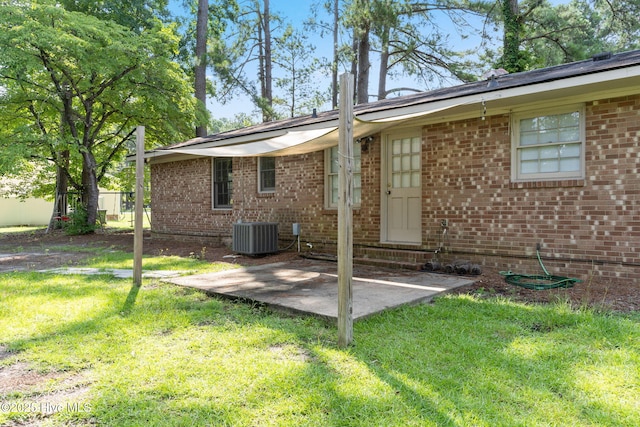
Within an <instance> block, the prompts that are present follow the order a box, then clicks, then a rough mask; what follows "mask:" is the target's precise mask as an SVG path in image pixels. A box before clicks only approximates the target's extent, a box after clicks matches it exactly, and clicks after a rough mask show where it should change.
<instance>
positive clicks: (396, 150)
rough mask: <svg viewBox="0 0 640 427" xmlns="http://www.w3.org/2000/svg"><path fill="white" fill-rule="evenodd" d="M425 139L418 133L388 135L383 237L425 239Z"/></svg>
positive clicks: (390, 239) (389, 239)
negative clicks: (423, 208) (423, 180)
mask: <svg viewBox="0 0 640 427" xmlns="http://www.w3.org/2000/svg"><path fill="white" fill-rule="evenodd" d="M421 152H422V139H421V137H420V134H419V132H418V133H411V134H405V135H400V134H398V135H393V134H392V135H389V136H388V137H387V141H386V145H385V147H384V153H385V156H384V157H385V159H384V161H385V171H386V173H385V174H384V175H385V180H386V182H385V181H383V191H382V193H383V194H382V198H383V200H382V206H383V213H384V215H383V223H382V224H383V225H382V228H383V229H382V240H383V241H386V242H390V243H408V244H421V243H422V188H421V182H422V164H421V163H422V162H421V161H420V158H421Z"/></svg>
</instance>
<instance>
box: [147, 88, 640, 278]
mask: <svg viewBox="0 0 640 427" xmlns="http://www.w3.org/2000/svg"><path fill="white" fill-rule="evenodd" d="M586 116H587V120H586V138H587V144H586V153H585V156H586V174H587V177H586V179H584V180H564V181H552V182H536V183H512V182H511V179H510V177H511V142H510V136H509V129H510V126H509V121H510V118H509V116H508V115H500V116H492V117H487V118H486V120H481V119H474V120H466V121H459V122H448V123H440V124H434V125H429V126H426V127H425V128H424V129H423V133H422V136H423V170H424V173H423V181H422V182H423V199H424V202H423V213H422V222H423V244H422V246H421V249H422V250H425V251H432V250H433V249H435V248H436V247H437V246H438V245H440V244H442V243H444V244H445V249H447V250H448V252H449V254H448V256H449V257H452V258H464V259H471V260H473V261H474V262H479V263H481V264H483V265H490V266H495V267H497V268H500V269H503V270H509V269H511V270H514V271H518V272H524V273H538V272H540V268H539V266H538V264H537V261H536V260H535V254H536V245H537V244H540V245H541V255H542V256H543V257H544V258H545V261H544V262H545V265H546V266H547V268H548V269H549V271H550V272H552V273H556V274H568V275H574V276H575V275H577V276H578V277H581V278H587V277H588V275H589V274H595V275H602V276H607V277H616V276H617V277H628V278H634V279H640V175H639V174H638V172H639V170H638V169H639V166H640V149H639V148H638V145H639V141H638V133H639V131H640V96H630V97H623V98H617V99H610V100H609V99H607V100H600V101H597V102H591V103H587V105H586ZM380 149H381V142H380V138H376V140H375V141H374V142H373V144H372V148H370V149H369V151H368V152H366V153H363V154H362V187H363V190H362V204H361V206H360V207H359V208H358V209H355V210H354V243H355V244H356V245H364V246H381V247H389V246H390V245H381V244H380V243H379V241H380V220H381V218H380V166H381V157H380ZM233 176H234V191H233V203H234V204H233V209H232V210H213V209H212V208H211V160H210V159H197V160H188V161H180V162H173V163H159V164H154V165H152V190H151V191H152V207H153V218H152V223H153V225H152V228H153V231H154V232H155V233H156V234H172V235H183V236H190V237H199V238H201V239H204V240H207V239H208V240H211V241H213V242H212V243H215V242H216V241H218V240H219V239H220V238H223V239H224V238H227V239H228V238H229V237H230V235H231V230H232V223H233V222H235V221H238V220H239V219H242V221H245V222H249V221H269V222H278V223H279V231H280V236H281V246H283V245H284V244H286V242H288V241H291V239H293V236H292V232H291V224H292V223H293V222H298V223H300V224H301V227H302V240H303V245H305V243H306V242H311V243H312V244H314V250H318V251H328V252H334V251H335V242H336V240H337V231H336V230H337V211H336V210H332V209H326V208H325V207H324V153H322V152H316V153H310V154H304V155H298V156H286V157H278V158H277V159H276V192H275V193H272V194H260V193H258V190H257V188H258V183H257V161H256V159H255V158H235V159H234V163H233ZM443 219H446V220H447V221H448V230H447V236H446V238H445V239H444V240H443V237H442V236H443V235H442V228H441V226H440V222H441V220H443ZM425 256H426V258H427V259H428V258H431V253H430V252H429V253H425Z"/></svg>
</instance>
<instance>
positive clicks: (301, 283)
mask: <svg viewBox="0 0 640 427" xmlns="http://www.w3.org/2000/svg"><path fill="white" fill-rule="evenodd" d="M163 281H166V282H169V283H173V284H176V285H180V286H185V287H191V288H196V289H200V290H202V291H204V292H206V293H209V294H213V295H223V296H227V297H233V298H242V299H247V300H251V301H257V302H261V303H264V304H267V305H268V306H271V307H274V308H278V309H285V310H288V311H294V312H303V313H310V314H314V315H317V316H320V317H325V318H329V319H337V317H338V274H337V264H336V263H332V262H326V261H318V260H308V259H305V260H295V261H292V262H287V263H277V264H267V265H261V266H255V267H248V268H241V269H235V270H227V271H222V272H218V273H205V274H198V275H192V276H181V277H172V278H166V279H163ZM471 283H473V280H471V279H469V278H467V277H460V276H447V275H443V274H437V273H428V272H419V271H408V270H392V269H381V268H377V267H370V266H360V265H355V266H354V268H353V280H352V291H353V319H354V320H357V319H362V318H365V317H367V316H371V315H373V314H375V313H379V312H381V311H383V310H386V309H389V308H393V307H397V306H400V305H405V304H417V303H420V302H425V301H429V300H431V299H432V298H433V297H435V296H436V295H440V294H442V293H445V292H447V291H449V290H451V289H454V288H456V287H459V286H464V285H469V284H471Z"/></svg>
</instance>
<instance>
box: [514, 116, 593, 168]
mask: <svg viewBox="0 0 640 427" xmlns="http://www.w3.org/2000/svg"><path fill="white" fill-rule="evenodd" d="M584 128H585V126H584V107H582V106H573V107H568V108H561V109H550V110H547V111H541V112H532V113H523V114H517V115H515V116H514V121H513V151H512V155H513V157H512V160H513V161H512V179H513V180H514V181H531V180H549V179H579V178H584V175H585V172H584V151H585V132H584Z"/></svg>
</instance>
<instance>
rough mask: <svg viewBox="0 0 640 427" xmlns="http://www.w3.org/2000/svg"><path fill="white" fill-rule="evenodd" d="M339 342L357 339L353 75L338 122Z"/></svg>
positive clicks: (346, 78)
mask: <svg viewBox="0 0 640 427" xmlns="http://www.w3.org/2000/svg"><path fill="white" fill-rule="evenodd" d="M338 126H339V127H338V140H339V142H338V159H339V160H338V162H339V166H340V167H339V170H338V195H339V196H338V346H339V347H347V346H348V345H350V344H351V341H352V340H353V294H352V283H351V282H352V279H353V210H352V208H353V168H354V164H355V162H354V159H353V75H352V74H351V73H345V74H342V75H341V76H340V121H339V125H338Z"/></svg>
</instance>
